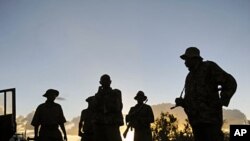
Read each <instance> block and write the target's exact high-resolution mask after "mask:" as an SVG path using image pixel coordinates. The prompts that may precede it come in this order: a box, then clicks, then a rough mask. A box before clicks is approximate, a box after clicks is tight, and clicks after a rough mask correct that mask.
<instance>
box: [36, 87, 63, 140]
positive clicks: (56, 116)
mask: <svg viewBox="0 0 250 141" xmlns="http://www.w3.org/2000/svg"><path fill="white" fill-rule="evenodd" d="M58 95H59V91H58V90H55V89H48V90H47V91H46V92H45V94H43V96H44V97H46V98H47V100H46V101H45V103H42V104H40V105H39V106H38V107H37V109H36V111H35V114H34V116H33V119H32V122H31V125H33V126H34V134H35V139H36V140H39V141H52V140H53V141H62V140H63V139H64V140H67V134H66V130H65V126H64V123H65V122H66V119H65V117H64V114H63V110H62V107H61V105H60V104H58V103H55V102H54V100H55V99H56V97H57V96H58ZM58 127H60V128H61V130H62V132H63V134H64V137H62V135H61V132H60V130H59V129H58Z"/></svg>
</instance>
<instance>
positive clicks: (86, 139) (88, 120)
mask: <svg viewBox="0 0 250 141" xmlns="http://www.w3.org/2000/svg"><path fill="white" fill-rule="evenodd" d="M92 120H93V111H92V110H91V109H84V110H82V112H81V117H80V122H81V123H80V124H81V126H82V127H79V128H80V129H79V130H80V131H79V132H80V133H79V135H80V136H81V137H82V138H81V141H94V131H93V122H92ZM82 122H83V125H82Z"/></svg>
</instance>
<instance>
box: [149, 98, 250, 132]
mask: <svg viewBox="0 0 250 141" xmlns="http://www.w3.org/2000/svg"><path fill="white" fill-rule="evenodd" d="M173 106H174V104H171V103H162V104H157V105H152V109H153V111H154V115H155V118H157V117H159V115H160V113H161V112H169V113H170V114H173V115H174V116H176V117H177V119H178V123H179V125H180V127H181V126H182V125H183V123H184V122H185V119H186V118H187V116H186V114H185V113H184V110H183V108H181V107H177V108H175V109H173V110H171V109H170V108H171V107H173ZM223 119H224V125H223V129H224V130H225V131H228V129H229V125H230V124H249V123H248V120H247V118H246V115H245V114H244V113H242V112H241V111H240V110H238V109H223Z"/></svg>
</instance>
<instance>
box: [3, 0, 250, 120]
mask: <svg viewBox="0 0 250 141" xmlns="http://www.w3.org/2000/svg"><path fill="white" fill-rule="evenodd" d="M249 6H250V1H248V0H240V1H235V0H221V1H218V0H71V1H67V0H42V1H41V0H22V1H21V0H11V1H10V0H0V19H1V21H0V49H1V50H0V64H1V69H0V78H1V81H0V88H1V89H5V88H12V87H15V88H16V90H17V114H18V115H26V114H28V113H29V112H31V111H32V110H35V108H36V107H37V105H38V104H40V103H42V102H44V101H45V98H43V97H42V94H43V93H45V91H46V90H47V89H49V88H54V89H58V90H59V91H60V96H61V97H64V98H65V99H66V100H64V101H58V103H60V104H61V105H62V107H63V109H64V113H65V115H66V118H67V119H68V120H70V119H71V118H72V117H75V116H79V115H80V112H81V110H82V109H84V108H86V106H87V104H86V102H85V99H86V98H87V97H88V96H91V95H93V94H95V92H96V91H97V89H98V86H99V78H100V76H101V75H102V74H104V73H107V74H109V75H110V76H111V79H112V87H113V88H118V89H120V90H121V91H122V93H123V104H124V110H123V112H124V113H127V112H128V109H129V107H131V106H133V105H134V104H135V103H136V102H135V101H134V99H133V97H134V96H135V95H136V92H137V91H138V90H143V91H144V92H145V94H146V95H147V96H148V99H149V101H148V103H149V104H159V103H163V102H167V103H174V99H175V97H177V96H179V94H180V92H181V90H182V88H183V85H184V80H185V76H186V74H187V73H188V70H187V69H186V67H185V65H184V62H183V61H182V60H181V59H180V58H179V56H180V55H181V54H183V53H184V52H185V49H186V48H187V47H189V46H196V47H198V48H199V49H200V50H201V56H202V57H203V58H204V59H205V60H212V61H215V62H216V63H217V64H218V65H220V66H221V67H222V68H223V69H224V70H225V71H227V72H228V73H230V74H232V75H233V76H235V78H236V80H237V82H238V90H237V92H236V94H235V96H234V97H233V98H232V100H231V103H230V106H229V107H228V108H230V109H239V110H241V111H242V112H243V113H245V114H246V115H247V117H248V118H250V112H249V108H248V107H250V103H249V101H248V100H249V99H250V96H249V92H250V88H249V84H250V77H249V76H250V74H249V72H250V63H249V60H250V56H249V52H250V47H249V45H250V26H249V25H250V16H249V13H250V9H249Z"/></svg>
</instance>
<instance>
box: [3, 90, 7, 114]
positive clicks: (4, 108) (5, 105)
mask: <svg viewBox="0 0 250 141" xmlns="http://www.w3.org/2000/svg"><path fill="white" fill-rule="evenodd" d="M3 99H4V107H3V111H4V115H6V111H7V102H6V101H7V100H6V92H4V98H3Z"/></svg>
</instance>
